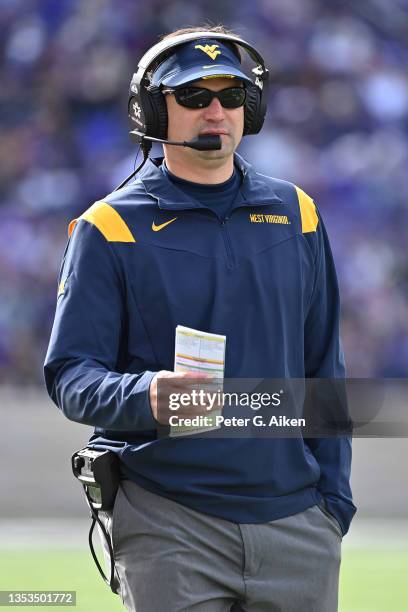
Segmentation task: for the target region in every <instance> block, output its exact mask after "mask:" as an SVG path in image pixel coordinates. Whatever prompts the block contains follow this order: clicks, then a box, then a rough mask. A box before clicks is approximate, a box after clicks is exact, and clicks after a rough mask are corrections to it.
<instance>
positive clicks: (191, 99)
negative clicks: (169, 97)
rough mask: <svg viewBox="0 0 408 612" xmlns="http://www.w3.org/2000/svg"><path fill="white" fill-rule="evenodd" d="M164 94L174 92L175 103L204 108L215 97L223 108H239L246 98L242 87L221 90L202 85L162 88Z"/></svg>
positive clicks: (186, 106)
mask: <svg viewBox="0 0 408 612" xmlns="http://www.w3.org/2000/svg"><path fill="white" fill-rule="evenodd" d="M162 93H164V94H174V97H175V98H176V102H177V104H180V106H184V107H185V108H206V107H207V106H210V104H211V102H212V100H213V99H214V98H217V99H218V100H219V101H220V103H221V105H222V106H223V107H224V108H239V107H240V106H243V104H244V103H245V100H246V89H245V88H244V87H228V88H227V89H221V91H211V90H210V89H205V88H204V87H180V88H178V89H163V91H162Z"/></svg>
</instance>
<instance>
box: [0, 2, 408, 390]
mask: <svg viewBox="0 0 408 612" xmlns="http://www.w3.org/2000/svg"><path fill="white" fill-rule="evenodd" d="M208 20H210V21H211V22H212V23H214V24H216V23H220V22H221V23H223V24H224V25H226V26H227V27H229V28H231V29H232V30H234V31H235V32H236V33H237V34H239V35H241V36H242V37H243V38H246V39H247V40H248V41H249V42H252V43H253V44H254V45H255V46H256V47H257V48H258V49H259V51H260V52H261V53H262V54H263V56H264V57H265V60H266V64H267V66H268V67H269V69H270V72H271V88H270V99H269V107H268V108H269V110H268V116H267V120H266V123H265V127H264V129H263V131H262V132H261V134H260V135H258V136H251V137H248V138H246V139H244V141H243V143H242V145H241V147H240V153H241V154H242V155H243V156H244V157H246V158H247V159H248V160H249V161H250V162H252V163H254V164H255V165H256V166H257V168H258V169H259V170H260V171H261V172H264V173H266V174H270V175H272V176H275V177H277V178H283V179H286V180H290V181H293V182H294V183H296V184H297V185H299V186H301V187H302V188H303V189H304V190H305V191H306V192H308V193H309V194H310V195H311V196H312V197H313V198H314V199H315V201H316V202H317V204H318V205H319V208H320V211H321V212H322V215H323V218H324V219H325V222H326V225H327V228H328V231H329V235H330V238H331V243H332V248H333V252H334V256H335V260H336V264H337V269H338V276H339V282H340V288H341V296H342V336H343V343H344V348H345V353H346V360H347V366H348V375H349V376H351V377H405V376H407V375H408V300H407V294H408V266H407V257H406V250H407V242H408V231H407V228H408V178H407V168H408V139H407V129H408V76H407V71H406V66H407V65H408V39H407V36H406V32H408V1H407V0H366V1H365V2H353V1H352V0H349V1H342V2H340V1H335V0H332V1H328V0H252V1H251V2H247V0H224V1H223V2H222V3H221V2H214V1H213V0H196V1H195V2H190V1H188V0H121V1H120V2H115V1H114V0H85V1H83V0H2V1H1V3H0V28H1V32H2V36H1V42H0V49H1V59H0V112H1V120H2V130H1V138H0V201H1V204H0V206H1V207H0V213H1V222H0V274H1V285H0V287H1V303H0V382H3V383H11V384H13V383H15V384H26V383H41V381H42V361H43V358H44V354H45V350H46V345H47V342H48V338H49V333H50V329H51V325H52V319H53V314H54V309H55V299H56V283H57V275H58V270H59V265H60V261H61V257H62V254H63V251H64V247H65V243H66V237H67V235H66V228H67V225H68V222H69V221H70V220H71V219H72V218H74V217H76V216H77V215H78V214H80V213H81V212H83V211H84V210H85V209H86V208H88V206H89V205H90V204H92V203H93V202H94V201H95V200H97V199H101V198H103V196H104V195H106V194H107V193H109V192H110V191H111V190H112V189H113V188H114V187H115V186H116V185H117V184H118V183H119V182H121V180H122V179H123V178H124V177H125V176H126V175H127V174H129V173H130V172H131V171H132V169H133V166H134V163H135V152H136V151H135V148H134V145H132V144H131V142H130V140H129V139H128V136H127V131H128V124H127V113H126V104H127V92H128V85H129V81H130V77H131V75H132V73H133V72H134V71H135V68H136V66H137V61H138V59H139V58H140V57H141V55H142V54H143V53H144V51H145V50H146V49H147V48H148V47H149V46H151V45H152V44H154V43H155V42H157V40H158V37H159V36H160V35H161V34H164V33H167V32H169V31H171V30H173V29H176V28H179V27H184V26H189V25H202V24H203V23H204V22H205V21H208Z"/></svg>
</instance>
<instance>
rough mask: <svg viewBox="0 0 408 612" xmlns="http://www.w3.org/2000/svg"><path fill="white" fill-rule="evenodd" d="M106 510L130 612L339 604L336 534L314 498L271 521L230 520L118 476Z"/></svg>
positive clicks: (261, 611)
mask: <svg viewBox="0 0 408 612" xmlns="http://www.w3.org/2000/svg"><path fill="white" fill-rule="evenodd" d="M103 518H104V521H105V524H106V525H107V528H108V531H109V532H110V534H111V537H112V544H113V549H114V556H115V566H116V572H117V578H118V593H119V594H120V596H121V598H122V601H123V603H124V604H125V606H126V608H127V609H128V610H130V611H137V612H187V611H191V612H230V611H231V612H242V611H244V612H247V611H248V612H266V611H268V612H278V611H279V612H300V611H302V612H335V611H336V610H337V595H338V579H339V569H340V553H341V532H340V528H339V525H338V523H337V521H336V520H335V519H334V518H333V517H331V515H329V514H327V513H326V512H325V511H323V510H322V509H320V507H319V506H313V507H311V508H308V509H307V510H306V511H304V512H301V513H299V514H295V515H293V516H289V517H287V518H284V519H279V520H275V521H272V522H269V523H263V524H240V523H232V522H229V521H225V520H223V519H219V518H215V517H212V516H209V515H207V514H202V513H200V512H197V511H195V510H192V509H190V508H187V507H185V506H182V505H180V504H178V503H176V502H174V501H171V500H169V499H166V498H164V497H161V496H159V495H155V494H154V493H150V492H149V491H146V490H145V489H143V488H141V487H139V486H138V485H136V484H135V483H133V482H131V481H129V480H125V481H122V483H121V486H120V488H119V491H118V494H117V497H116V501H115V506H114V509H113V513H112V515H104V517H103Z"/></svg>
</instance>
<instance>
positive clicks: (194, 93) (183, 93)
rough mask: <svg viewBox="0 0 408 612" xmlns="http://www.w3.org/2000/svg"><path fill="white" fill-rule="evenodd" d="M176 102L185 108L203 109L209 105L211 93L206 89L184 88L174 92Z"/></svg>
mask: <svg viewBox="0 0 408 612" xmlns="http://www.w3.org/2000/svg"><path fill="white" fill-rule="evenodd" d="M175 96H176V100H177V102H178V103H179V104H181V105H182V106H186V107H187V108H205V107H206V106H208V105H209V104H210V103H211V93H210V92H209V91H208V89H200V88H198V87H185V88H184V89H178V90H177V91H175Z"/></svg>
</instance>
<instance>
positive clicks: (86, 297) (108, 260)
mask: <svg viewBox="0 0 408 612" xmlns="http://www.w3.org/2000/svg"><path fill="white" fill-rule="evenodd" d="M124 296H125V288H124V281H123V277H122V274H121V268H120V264H119V260H118V258H117V255H116V254H115V253H114V251H113V249H112V244H111V243H110V242H108V241H107V240H106V238H105V237H104V235H103V234H102V233H101V232H100V231H99V230H98V228H97V227H95V226H94V225H93V224H92V223H89V222H88V221H86V220H83V219H81V220H79V221H78V223H77V225H76V227H75V229H74V231H73V234H72V235H71V238H70V241H69V243H68V245H67V248H66V250H65V254H64V259H63V263H62V266H61V272H60V277H59V291H58V298H57V307H56V313H55V319H54V324H53V328H52V333H51V339H50V343H49V347H48V351H47V355H46V359H45V365H44V375H45V381H46V386H47V391H48V394H49V395H50V397H51V398H52V400H53V401H54V402H55V403H56V404H57V406H58V407H59V408H60V409H61V410H62V412H63V413H64V414H65V416H66V417H68V418H69V419H71V420H73V421H77V422H79V423H84V424H86V425H92V426H95V427H101V428H103V429H108V430H128V431H132V430H143V429H145V430H146V429H155V428H156V425H157V422H156V421H155V419H154V417H153V415H152V412H151V408H150V402H149V387H150V382H151V379H152V378H153V376H154V374H155V372H150V371H145V372H140V373H137V374H130V373H123V371H122V372H120V371H117V370H118V369H119V368H118V359H119V355H120V351H121V350H122V348H123V347H122V345H121V343H122V342H123V332H124V329H125V328H126V309H125V298H124Z"/></svg>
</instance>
